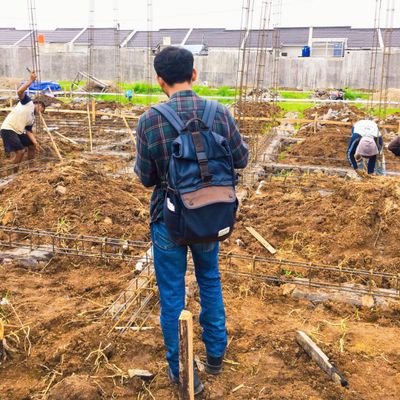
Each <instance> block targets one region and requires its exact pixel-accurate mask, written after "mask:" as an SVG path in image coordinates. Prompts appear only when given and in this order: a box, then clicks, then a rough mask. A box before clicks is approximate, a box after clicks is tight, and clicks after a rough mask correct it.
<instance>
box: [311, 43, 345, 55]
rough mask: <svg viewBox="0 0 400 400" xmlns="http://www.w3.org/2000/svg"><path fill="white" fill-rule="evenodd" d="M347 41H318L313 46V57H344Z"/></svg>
mask: <svg viewBox="0 0 400 400" xmlns="http://www.w3.org/2000/svg"><path fill="white" fill-rule="evenodd" d="M345 48H346V40H345V39H316V40H313V42H312V46H311V56H312V57H344V50H345Z"/></svg>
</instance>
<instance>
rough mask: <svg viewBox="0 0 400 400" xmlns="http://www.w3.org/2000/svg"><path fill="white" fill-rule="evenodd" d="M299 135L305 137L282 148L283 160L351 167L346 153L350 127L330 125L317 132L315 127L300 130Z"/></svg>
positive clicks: (293, 162) (294, 162)
mask: <svg viewBox="0 0 400 400" xmlns="http://www.w3.org/2000/svg"><path fill="white" fill-rule="evenodd" d="M298 135H301V136H303V135H304V139H303V140H301V141H300V142H298V143H295V144H291V145H289V146H288V147H286V148H282V152H281V154H280V156H279V157H280V161H281V162H284V163H290V164H303V165H304V164H305V165H307V164H308V165H309V164H311V165H331V166H335V167H350V165H349V163H348V161H347V155H346V152H347V145H348V142H349V138H350V136H351V129H350V128H348V127H336V126H332V125H328V126H325V127H319V129H318V130H317V132H316V133H314V130H313V128H311V129H309V130H300V131H299V132H298Z"/></svg>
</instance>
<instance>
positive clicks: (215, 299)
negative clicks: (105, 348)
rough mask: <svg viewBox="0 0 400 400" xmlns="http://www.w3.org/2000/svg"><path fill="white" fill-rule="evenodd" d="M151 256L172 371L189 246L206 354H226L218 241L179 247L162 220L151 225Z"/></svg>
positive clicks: (175, 366)
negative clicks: (198, 295)
mask: <svg viewBox="0 0 400 400" xmlns="http://www.w3.org/2000/svg"><path fill="white" fill-rule="evenodd" d="M150 229H151V239H152V241H153V258H154V268H155V272H156V278H157V284H158V289H159V292H160V304H161V317H160V322H161V329H162V332H163V336H164V343H165V346H166V348H167V360H168V363H169V366H170V368H171V370H172V372H173V374H174V375H175V376H176V377H178V376H179V354H178V319H179V315H180V313H181V311H182V310H183V309H184V308H185V274H186V266H187V265H186V260H187V250H188V247H190V250H191V252H192V256H193V261H194V265H195V274H196V280H197V283H198V285H199V289H200V305H201V312H200V324H201V326H202V328H203V334H202V339H203V342H204V344H205V347H206V351H207V354H209V355H210V356H212V357H221V356H223V355H224V353H225V348H226V344H227V334H226V326H225V308H224V302H223V299H222V289H221V280H220V275H219V271H218V251H219V243H218V242H213V243H200V244H193V245H190V246H180V245H177V244H176V243H174V242H173V241H172V239H171V237H170V235H169V233H168V231H167V228H166V226H165V224H164V223H163V222H160V221H157V222H155V223H153V224H151V227H150Z"/></svg>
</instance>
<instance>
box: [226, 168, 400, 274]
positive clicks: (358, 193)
mask: <svg viewBox="0 0 400 400" xmlns="http://www.w3.org/2000/svg"><path fill="white" fill-rule="evenodd" d="M289 178H290V177H288V178H286V185H284V184H283V180H284V178H282V179H281V180H279V179H277V180H273V181H272V182H267V183H266V184H265V185H264V186H263V187H262V188H261V189H260V190H259V193H260V194H259V195H257V194H256V193H254V194H253V195H252V196H251V197H250V198H249V200H247V201H246V202H245V203H244V204H243V205H242V207H241V216H240V217H239V221H238V223H237V227H236V230H235V232H234V234H233V239H231V240H230V244H232V243H236V240H237V239H240V240H241V241H242V242H243V243H244V244H245V247H244V251H245V252H246V253H247V254H264V255H266V256H268V253H267V252H266V250H265V249H263V247H262V246H261V245H260V243H258V242H257V241H256V240H255V239H254V237H253V236H251V235H250V234H249V233H248V232H247V231H246V229H245V227H246V226H249V225H251V226H252V227H253V228H255V229H256V230H257V231H258V232H259V233H260V234H261V235H262V236H263V237H264V238H265V239H266V240H268V241H269V242H270V243H271V244H272V245H273V246H275V247H276V248H277V249H278V253H277V258H284V259H293V260H301V261H313V262H320V263H324V264H331V265H337V264H341V265H348V266H351V267H356V268H358V267H361V268H364V269H370V268H373V269H374V270H376V271H382V272H383V271H390V272H394V273H397V272H398V265H399V263H400V253H399V245H398V238H399V235H400V206H399V204H400V178H392V179H387V178H383V177H370V178H366V179H365V180H363V181H348V180H343V179H340V178H337V177H326V176H318V175H317V176H316V175H313V176H309V177H304V178H303V180H302V181H301V182H300V183H299V182H297V181H296V180H293V183H292V184H290V182H291V181H290V179H289ZM239 249H240V247H239V248H237V250H239Z"/></svg>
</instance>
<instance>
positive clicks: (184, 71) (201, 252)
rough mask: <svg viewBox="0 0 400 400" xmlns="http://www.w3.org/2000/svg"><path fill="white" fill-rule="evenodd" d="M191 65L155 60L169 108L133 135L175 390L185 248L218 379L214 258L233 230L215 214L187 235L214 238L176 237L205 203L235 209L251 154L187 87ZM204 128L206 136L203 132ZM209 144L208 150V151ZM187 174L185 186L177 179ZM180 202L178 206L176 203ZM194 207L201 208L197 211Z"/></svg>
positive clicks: (174, 56)
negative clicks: (239, 173)
mask: <svg viewBox="0 0 400 400" xmlns="http://www.w3.org/2000/svg"><path fill="white" fill-rule="evenodd" d="M193 61H194V60H193V55H192V53H191V52H190V51H188V50H186V49H183V48H178V47H172V46H170V47H167V48H165V49H164V50H162V51H161V52H160V53H158V54H157V55H156V57H155V59H154V68H155V70H156V75H157V81H158V84H159V85H160V87H161V89H162V90H163V92H164V93H165V94H166V95H167V96H168V97H169V101H168V102H167V103H166V104H163V105H158V106H156V107H155V108H154V107H153V108H151V109H150V110H148V111H146V112H145V113H144V114H143V115H142V116H141V117H140V119H139V122H138V126H137V130H136V135H137V157H136V165H135V172H136V174H137V175H138V177H139V178H140V180H141V182H142V183H143V185H144V186H146V187H151V186H155V189H154V191H153V195H152V199H151V204H150V230H151V238H152V242H153V259H154V268H155V273H156V278H157V284H158V289H159V293H160V304H161V317H160V323H161V328H162V332H163V336H164V343H165V346H166V350H167V361H168V364H169V372H168V374H169V378H170V381H171V382H172V383H178V380H179V354H178V349H179V346H178V319H179V315H180V313H181V311H182V310H183V309H184V308H185V274H186V267H187V253H188V249H189V248H190V250H191V253H192V257H193V261H194V269H195V275H196V280H197V283H198V286H199V289H200V291H199V292H200V305H201V311H200V324H201V326H202V330H203V332H202V339H203V342H204V344H205V348H206V356H207V361H206V372H207V373H210V374H215V375H216V374H219V373H220V372H221V370H222V361H223V358H224V354H225V349H226V345H227V332H226V324H225V307H224V303H223V298H222V289H221V281H220V275H219V270H218V252H219V240H221V238H222V237H224V236H226V235H227V234H229V233H230V230H231V227H230V226H228V227H226V225H223V227H222V228H221V226H220V225H219V222H220V218H219V215H216V216H212V217H208V218H198V219H197V223H195V224H193V225H191V227H190V229H188V230H187V231H188V232H191V234H192V233H193V232H194V231H196V230H197V229H199V230H200V229H208V228H209V227H211V229H216V232H215V233H214V234H215V236H216V238H214V237H215V236H214V235H213V236H212V239H211V241H205V240H204V241H203V242H202V241H201V240H200V241H198V242H184V241H183V240H180V239H185V238H186V233H183V234H182V235H181V236H180V235H179V234H177V231H178V230H179V229H181V227H182V226H183V224H184V223H185V222H184V220H185V218H187V217H188V214H190V215H191V216H193V215H194V214H195V215H196V216H198V214H197V211H199V210H200V211H199V212H203V211H204V209H206V211H205V212H209V210H210V208H209V207H210V204H213V201H214V202H215V198H216V197H217V196H219V194H220V193H221V192H222V193H225V194H226V201H225V202H224V203H221V204H220V203H218V207H221V208H220V209H219V210H221V214H224V213H225V212H226V210H227V209H229V210H230V209H231V208H232V210H233V209H234V210H236V206H237V203H236V196H235V194H234V185H235V183H233V181H234V179H232V177H233V176H234V168H244V167H245V166H246V164H247V161H248V147H247V145H245V144H244V142H243V140H242V137H241V135H240V133H239V131H238V128H237V126H236V124H235V122H234V120H233V117H232V116H231V114H230V113H229V111H228V110H227V109H226V107H224V106H223V105H221V104H219V103H217V102H210V101H208V100H205V99H203V98H201V97H199V96H197V95H196V93H194V92H193V90H192V83H193V81H195V80H196V77H197V72H196V69H195V68H193ZM204 127H208V129H211V131H210V130H208V131H205V130H204V129H205V128H204ZM211 140H212V141H213V142H210V141H211ZM210 143H213V145H212V146H210ZM221 145H222V146H224V147H223V148H222V147H221ZM172 154H173V156H171V155H172ZM216 156H217V158H216ZM228 156H229V162H228ZM218 157H219V158H218ZM220 160H227V163H226V164H225V167H226V168H220V167H218V168H216V165H219V162H220ZM181 162H183V163H182V164H181ZM171 163H172V164H171ZM178 164H179V168H178ZM171 165H173V166H175V167H176V168H172V166H171ZM173 171H176V174H175V173H173ZM232 172H233V174H232ZM184 173H185V174H186V175H185V176H186V177H187V179H181V180H178V179H175V178H176V176H177V175H179V176H180V177H182V176H183V175H182V174H184ZM221 174H222V176H223V177H228V178H227V182H230V185H231V188H229V187H228V186H220V187H215V186H213V184H214V183H215V180H216V179H217V178H220V177H221ZM223 174H226V175H223ZM177 182H179V183H182V184H188V186H190V187H192V186H198V187H196V188H195V189H194V190H193V189H192V190H189V191H187V192H185V194H182V192H178V191H177V190H175V189H176V188H177V185H175V186H173V184H176V183H177ZM221 182H222V180H221ZM231 190H232V191H231ZM178 195H179V196H181V197H179V198H180V199H181V200H182V202H183V203H182V202H181V203H178V202H175V200H176V199H177V198H178ZM186 195H187V197H185V196H186ZM170 196H171V197H170ZM190 196H191V198H190V199H189V197H190ZM186 200H187V202H186ZM199 203H201V204H203V206H204V207H203V206H198V205H199ZM205 203H206V204H205ZM197 206H198V207H197ZM183 207H187V208H185V210H189V211H188V212H187V213H186V214H179V218H180V219H179V221H180V222H179V223H178V224H176V226H175V230H174V229H172V228H171V225H169V223H170V222H171V220H173V218H174V214H178V211H180V210H182V209H183ZM233 207H234V208H233ZM201 210H202V211H201ZM175 221H176V220H175ZM186 221H187V220H186ZM192 221H193V220H192ZM224 222H225V221H224ZM185 226H188V225H185ZM216 227H217V228H216ZM185 232H186V228H185ZM202 390H203V384H202V383H201V380H200V378H199V376H198V375H197V373H196V372H195V373H194V391H195V393H196V394H198V393H200V392H201V391H202Z"/></svg>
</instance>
